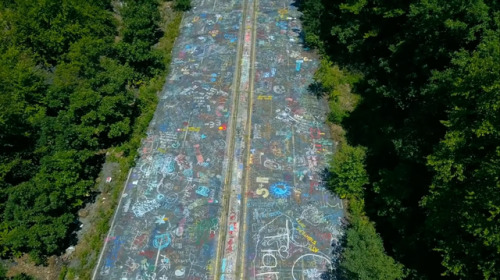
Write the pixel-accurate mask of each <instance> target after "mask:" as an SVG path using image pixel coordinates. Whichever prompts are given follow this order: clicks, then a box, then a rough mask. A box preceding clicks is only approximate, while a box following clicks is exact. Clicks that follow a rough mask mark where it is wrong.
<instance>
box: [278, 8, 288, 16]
mask: <svg viewBox="0 0 500 280" xmlns="http://www.w3.org/2000/svg"><path fill="white" fill-rule="evenodd" d="M278 14H280V18H284V17H285V16H286V15H287V14H288V9H279V10H278Z"/></svg>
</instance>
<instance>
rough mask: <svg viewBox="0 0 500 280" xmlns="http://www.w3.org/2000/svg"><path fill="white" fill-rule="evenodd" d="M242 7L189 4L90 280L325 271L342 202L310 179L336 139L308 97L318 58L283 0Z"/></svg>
mask: <svg viewBox="0 0 500 280" xmlns="http://www.w3.org/2000/svg"><path fill="white" fill-rule="evenodd" d="M254 1H256V0H242V1H220V0H193V1H192V2H193V3H192V4H193V9H192V10H191V11H189V12H187V13H186V14H185V15H184V18H183V21H182V23H181V26H182V27H181V34H180V36H179V38H178V39H177V41H176V43H175V48H174V50H173V52H172V56H173V58H172V65H171V71H170V74H169V76H168V77H167V79H166V84H165V86H164V89H163V90H162V92H161V93H160V96H159V97H160V98H159V104H158V107H157V110H156V112H155V115H154V117H153V119H152V121H151V124H150V127H149V129H148V132H147V137H146V138H145V139H144V140H143V141H142V143H141V148H140V149H139V158H138V160H137V162H136V167H135V168H134V169H133V171H132V173H131V175H130V178H129V181H128V183H127V185H126V188H125V191H124V193H123V195H122V200H121V203H120V205H119V207H120V208H119V209H118V212H117V213H119V214H118V215H116V220H115V221H114V223H113V228H112V229H111V231H110V234H109V236H108V238H107V239H106V243H105V247H104V249H103V253H102V257H101V258H100V261H99V265H98V267H97V268H96V271H95V272H96V273H95V279H136V280H138V279H143V280H145V279H148V280H153V279H154V280H168V279H192V280H194V279H214V277H215V276H216V275H217V276H219V277H220V279H224V280H230V279H288V280H290V279H319V278H320V277H321V276H322V274H323V273H324V272H325V271H326V270H327V269H328V268H329V267H330V266H331V265H332V263H333V260H332V259H331V256H330V252H331V249H332V248H331V246H332V244H336V245H335V246H338V242H336V241H338V240H339V237H340V235H341V234H342V230H341V223H342V219H343V203H342V200H340V199H339V198H337V197H334V196H332V195H331V194H330V193H329V192H328V191H327V190H326V189H325V186H324V178H322V176H321V172H322V171H323V170H324V168H325V167H326V166H327V163H328V160H329V158H330V155H331V153H333V151H334V150H335V148H336V147H335V146H336V143H335V142H334V141H332V140H331V139H330V135H329V131H328V127H327V126H326V125H325V124H324V121H325V120H326V112H327V108H326V107H325V104H324V102H322V101H320V100H318V99H316V97H315V96H311V95H309V94H308V93H307V86H308V84H310V82H311V81H312V77H313V74H314V71H315V69H316V68H317V67H318V60H317V59H316V57H315V55H314V54H312V53H310V52H308V51H306V50H305V49H304V48H303V38H302V36H303V35H302V31H301V26H300V22H299V20H298V19H299V18H300V13H299V12H298V11H297V7H295V6H294V5H292V4H293V1H292V0H258V2H256V3H257V4H258V5H256V6H254V5H253V4H254V3H255V2H254ZM255 8H256V10H254V9H255ZM254 23H255V24H254ZM238 50H240V53H239V52H238ZM236 98H238V99H237V100H235V99H236ZM230 149H232V150H230ZM229 194H230V199H229V202H230V203H229V206H227V203H225V202H226V201H227V196H228V195H229ZM223 202H224V203H223ZM223 213H227V217H223V216H222V215H223ZM238 262H240V263H238ZM247 264H249V265H247Z"/></svg>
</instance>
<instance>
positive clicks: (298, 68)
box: [295, 59, 304, 71]
mask: <svg viewBox="0 0 500 280" xmlns="http://www.w3.org/2000/svg"><path fill="white" fill-rule="evenodd" d="M295 63H296V64H295V70H296V71H300V67H301V65H302V63H304V61H303V60H302V59H297V60H296V61H295Z"/></svg>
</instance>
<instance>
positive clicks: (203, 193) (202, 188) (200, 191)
mask: <svg viewBox="0 0 500 280" xmlns="http://www.w3.org/2000/svg"><path fill="white" fill-rule="evenodd" d="M209 192H210V190H209V189H208V188H207V187H205V186H199V187H198V189H197V190H196V193H197V194H199V195H201V196H204V197H207V196H208V193H209Z"/></svg>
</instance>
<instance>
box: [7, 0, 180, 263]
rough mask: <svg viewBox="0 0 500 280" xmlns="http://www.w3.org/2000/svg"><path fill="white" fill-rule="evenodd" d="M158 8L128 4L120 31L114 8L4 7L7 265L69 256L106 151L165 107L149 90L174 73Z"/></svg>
mask: <svg viewBox="0 0 500 280" xmlns="http://www.w3.org/2000/svg"><path fill="white" fill-rule="evenodd" d="M159 5H160V3H158V2H155V1H135V0H127V1H124V7H123V9H122V10H120V13H121V17H120V19H121V20H122V22H120V24H121V26H120V28H118V25H117V23H119V22H117V21H116V20H115V19H114V17H113V14H112V7H111V5H110V3H109V2H106V1H97V0H95V1H94V0H91V1H76V0H43V1H34V2H33V1H24V0H22V1H7V2H5V3H2V5H1V6H0V28H1V31H0V109H1V110H0V147H1V149H0V215H1V217H2V218H1V219H0V253H1V256H2V257H8V256H13V255H20V254H22V253H30V256H31V257H32V258H33V259H34V260H35V261H36V262H38V263H42V262H44V260H45V257H46V256H47V255H51V254H57V253H60V252H62V250H64V248H66V247H67V246H68V245H69V241H70V239H71V233H72V232H73V231H74V230H75V229H76V226H77V224H76V223H75V221H76V212H77V211H78V209H79V208H80V207H82V205H83V204H84V203H85V202H86V201H87V200H88V199H89V196H90V193H91V191H92V188H93V186H94V180H95V178H96V176H97V174H98V172H99V170H100V166H101V164H102V160H103V151H104V150H106V149H109V148H111V147H114V146H119V145H122V144H123V143H127V141H130V139H131V137H133V138H134V140H133V142H134V143H137V140H136V138H140V136H142V133H143V131H144V127H146V126H147V122H148V121H149V119H150V118H148V116H149V115H150V114H151V112H152V111H154V107H155V105H151V104H152V103H154V104H156V103H155V100H154V99H152V98H151V97H150V96H149V95H150V92H148V93H147V94H144V93H143V92H144V91H145V90H144V89H142V87H147V86H148V85H149V82H150V79H151V78H153V77H154V76H155V75H160V74H163V73H164V71H165V66H166V65H165V64H164V61H165V57H164V56H165V54H164V53H163V52H160V51H159V50H158V49H155V47H154V46H155V44H157V43H158V41H159V39H160V37H161V36H162V34H163V33H162V31H161V29H160V26H159V21H160V16H159ZM176 27H177V26H176ZM118 30H120V32H121V33H120V34H119V35H120V40H116V38H115V37H116V35H117V34H118ZM175 34H177V33H175ZM167 54H168V53H167ZM159 80H161V79H159V78H157V79H154V81H153V82H152V83H154V84H155V87H156V81H159ZM141 85H142V86H141ZM139 87H141V88H139ZM155 92H156V91H155ZM145 104H148V105H147V106H145ZM144 116H146V117H144ZM134 147H135V148H134ZM130 149H137V147H136V146H134V145H131V147H130ZM132 160H133V159H131V160H130V161H132ZM106 223H107V221H106Z"/></svg>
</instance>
